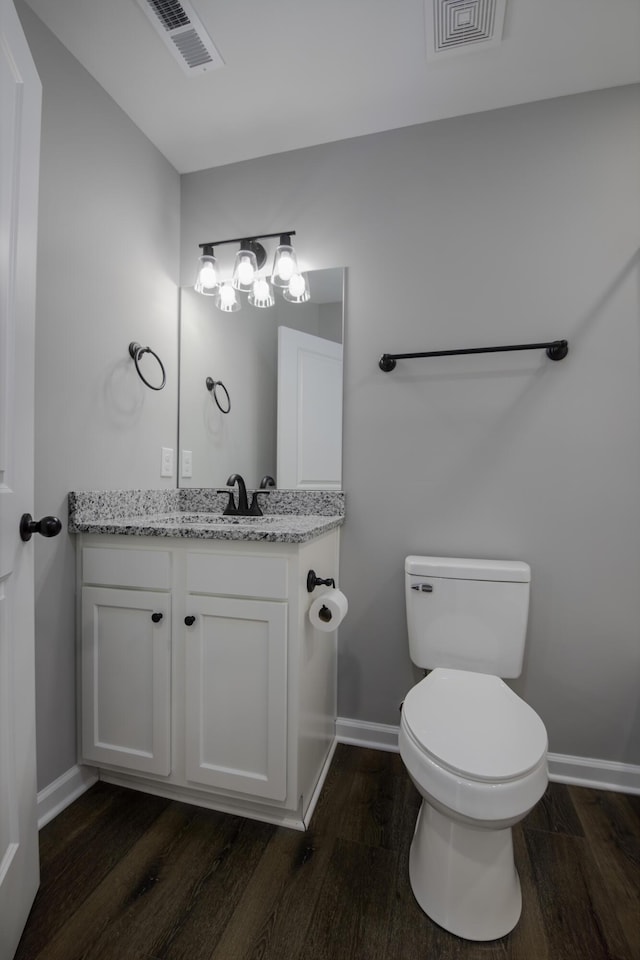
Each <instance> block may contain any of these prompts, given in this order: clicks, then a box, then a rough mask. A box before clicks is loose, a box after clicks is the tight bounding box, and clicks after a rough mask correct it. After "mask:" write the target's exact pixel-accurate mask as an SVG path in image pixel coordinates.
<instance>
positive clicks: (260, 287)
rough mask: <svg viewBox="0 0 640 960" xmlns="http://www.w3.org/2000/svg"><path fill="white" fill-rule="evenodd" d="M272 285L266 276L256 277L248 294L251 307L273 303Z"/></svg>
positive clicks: (271, 304)
mask: <svg viewBox="0 0 640 960" xmlns="http://www.w3.org/2000/svg"><path fill="white" fill-rule="evenodd" d="M275 302H276V301H275V297H274V296H273V287H272V286H271V282H270V281H269V280H268V279H267V277H256V279H255V280H254V281H253V286H252V287H251V293H250V294H249V303H250V304H251V306H252V307H260V308H261V309H262V308H265V307H272V306H273V305H274V303H275Z"/></svg>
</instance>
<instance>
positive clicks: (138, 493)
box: [69, 489, 344, 543]
mask: <svg viewBox="0 0 640 960" xmlns="http://www.w3.org/2000/svg"><path fill="white" fill-rule="evenodd" d="M262 499H263V511H264V515H263V516H262V517H237V516H224V515H223V513H222V511H223V509H224V506H225V505H226V503H227V497H226V494H218V493H217V492H216V491H213V490H203V489H197V490H196V489H182V490H168V491H161V490H149V491H144V490H120V491H114V490H110V491H90V492H72V493H70V494H69V532H70V533H98V534H120V535H125V536H139V537H143V536H144V537H148V536H151V537H191V538H195V539H200V540H246V541H257V540H262V541H267V542H270V543H304V542H305V541H307V540H312V539H313V538H314V537H317V536H319V535H320V534H323V533H326V532H327V531H328V530H333V529H334V528H335V527H338V526H340V525H341V524H342V523H343V521H344V494H342V493H333V492H325V491H316V490H313V491H297V490H274V491H273V492H269V493H268V494H267V496H265V497H264V498H262Z"/></svg>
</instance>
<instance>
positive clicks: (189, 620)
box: [184, 617, 196, 627]
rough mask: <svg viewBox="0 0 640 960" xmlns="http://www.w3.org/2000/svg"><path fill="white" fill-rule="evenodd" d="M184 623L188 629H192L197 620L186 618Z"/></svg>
mask: <svg viewBox="0 0 640 960" xmlns="http://www.w3.org/2000/svg"><path fill="white" fill-rule="evenodd" d="M184 622H185V623H186V625H187V626H188V627H190V626H192V625H193V624H194V623H195V622H196V618H195V617H185V618H184Z"/></svg>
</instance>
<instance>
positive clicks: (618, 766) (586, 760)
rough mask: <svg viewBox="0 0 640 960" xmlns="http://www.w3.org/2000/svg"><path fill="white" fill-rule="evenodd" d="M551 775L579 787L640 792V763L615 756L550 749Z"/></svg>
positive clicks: (548, 757)
mask: <svg viewBox="0 0 640 960" xmlns="http://www.w3.org/2000/svg"><path fill="white" fill-rule="evenodd" d="M547 760H548V762H549V779H550V780H554V781H556V783H568V784H573V785H574V786H576V787H595V789H596V790H615V791H616V792H617V793H640V767H638V766H634V765H633V764H631V763H615V762H614V761H612V760H595V759H593V758H591V757H571V756H567V755H565V754H562V753H549V754H548V755H547Z"/></svg>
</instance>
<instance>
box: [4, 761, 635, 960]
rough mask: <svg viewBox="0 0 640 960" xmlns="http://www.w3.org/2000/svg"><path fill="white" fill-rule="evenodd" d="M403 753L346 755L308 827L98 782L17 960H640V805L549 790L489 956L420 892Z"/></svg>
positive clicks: (77, 810) (49, 868) (530, 828)
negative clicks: (442, 924)
mask: <svg viewBox="0 0 640 960" xmlns="http://www.w3.org/2000/svg"><path fill="white" fill-rule="evenodd" d="M418 806H419V798H418V795H417V793H416V791H415V790H414V788H413V786H412V784H411V783H410V781H409V779H408V777H407V775H406V773H405V770H404V767H403V765H402V761H401V760H400V758H399V756H398V755H397V754H392V753H382V752H378V751H374V750H363V749H360V748H357V747H348V746H345V745H341V746H339V747H338V749H337V751H336V754H335V757H334V761H333V764H332V766H331V770H330V773H329V776H328V778H327V782H326V784H325V787H324V790H323V792H322V795H321V797H320V801H319V803H318V807H317V808H316V811H315V814H314V817H313V821H312V824H311V829H310V830H309V831H308V832H307V833H298V832H295V831H292V830H287V829H285V828H281V827H274V826H271V825H268V824H262V823H257V822H254V821H251V820H245V819H243V818H241V817H235V816H229V815H228V814H222V813H215V812H212V811H210V810H204V809H201V808H198V807H193V806H190V805H188V804H184V803H177V802H175V801H169V800H164V799H162V798H159V797H153V796H148V795H145V794H142V793H137V792H135V791H132V790H125V789H123V788H120V787H114V786H111V785H109V784H105V783H98V784H96V785H95V786H94V787H93V788H92V789H91V790H89V791H88V792H87V793H85V794H84V795H83V796H82V797H80V799H78V800H77V801H76V802H75V803H74V804H72V805H71V806H70V807H68V808H67V809H66V810H65V811H64V812H63V813H62V814H60V816H58V817H57V818H56V819H55V820H54V821H52V822H51V823H50V824H49V825H48V826H46V827H45V828H44V829H43V830H42V831H41V834H40V847H41V862H42V883H41V887H40V891H39V893H38V896H37V898H36V901H35V904H34V906H33V910H32V912H31V915H30V918H29V922H28V924H27V927H26V929H25V932H24V935H23V937H22V940H21V942H20V946H19V948H18V952H17V954H16V960H638V958H640V797H633V796H628V795H624V794H619V793H608V792H604V791H599V790H586V789H581V788H576V787H566V786H562V785H558V784H551V785H550V787H549V790H548V791H547V794H546V795H545V797H544V798H543V800H542V801H541V802H540V803H539V804H538V806H537V807H536V809H535V810H533V811H532V813H531V814H530V815H529V816H528V817H527V818H526V820H525V821H524V822H523V824H521V825H520V826H519V827H517V828H516V830H515V831H514V841H515V855H516V862H517V865H518V869H519V872H520V878H521V881H522V890H523V901H524V907H523V913H522V917H521V919H520V923H519V924H518V926H517V927H516V929H515V930H514V931H513V932H512V933H511V934H509V935H508V936H507V937H504V938H503V939H501V940H497V941H493V942H491V943H484V944H476V943H470V942H468V941H464V940H460V939H458V938H456V937H454V936H452V935H451V934H449V933H447V932H446V931H444V930H442V929H440V928H439V927H437V926H436V925H435V924H434V923H432V922H431V921H430V920H429V919H428V918H427V917H426V916H425V915H424V914H423V913H422V911H421V910H420V909H419V907H418V906H417V904H416V903H415V900H414V899H413V895H412V893H411V888H410V886H409V880H408V853H409V845H410V842H411V836H412V833H413V826H414V823H415V818H416V814H417V811H418Z"/></svg>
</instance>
